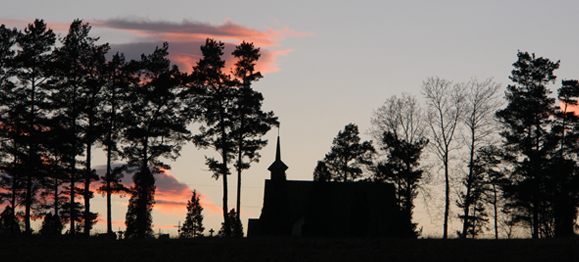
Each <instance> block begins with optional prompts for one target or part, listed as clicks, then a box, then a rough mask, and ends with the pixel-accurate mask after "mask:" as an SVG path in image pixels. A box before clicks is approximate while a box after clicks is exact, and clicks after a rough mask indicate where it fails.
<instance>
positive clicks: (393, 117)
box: [314, 52, 579, 238]
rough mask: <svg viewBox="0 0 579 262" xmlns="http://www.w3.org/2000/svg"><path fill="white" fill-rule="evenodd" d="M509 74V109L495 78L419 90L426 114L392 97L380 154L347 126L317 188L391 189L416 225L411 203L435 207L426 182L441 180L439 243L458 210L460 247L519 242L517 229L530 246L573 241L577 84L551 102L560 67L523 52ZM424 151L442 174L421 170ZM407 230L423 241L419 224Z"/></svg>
mask: <svg viewBox="0 0 579 262" xmlns="http://www.w3.org/2000/svg"><path fill="white" fill-rule="evenodd" d="M513 67H514V68H513V70H512V72H511V76H510V77H509V78H510V79H511V81H512V83H511V84H510V85H508V86H507V88H506V91H505V92H504V98H505V99H506V102H505V101H504V100H502V99H501V97H500V95H502V94H503V93H502V92H500V91H502V90H500V85H499V84H497V83H495V82H493V81H492V79H487V80H485V81H482V82H481V81H478V80H476V79H473V80H471V81H470V82H468V83H453V82H452V81H448V80H445V79H440V78H438V77H430V78H427V79H426V80H425V81H424V82H423V84H422V95H423V97H424V101H425V102H426V105H425V106H424V107H423V108H421V107H420V105H419V103H418V101H417V99H416V98H415V97H413V96H410V95H407V94H404V95H403V96H402V97H401V98H397V97H395V96H394V97H392V98H390V99H389V100H387V101H386V103H384V105H383V106H382V107H380V108H379V109H377V110H376V111H375V112H374V115H373V117H372V128H371V130H370V133H371V134H372V136H373V138H374V139H375V140H376V141H378V145H379V150H376V149H375V148H374V146H373V145H372V141H365V142H361V141H360V138H359V131H358V127H357V126H356V125H355V124H349V125H347V126H346V127H345V129H344V130H343V131H340V132H339V133H338V136H337V137H336V138H335V139H334V142H333V145H332V147H331V151H330V152H329V153H328V154H326V156H325V157H324V159H323V160H321V161H319V162H318V165H317V166H316V168H315V170H314V180H317V181H360V180H365V181H384V182H390V183H392V184H393V185H394V186H395V189H396V198H397V201H398V206H399V208H400V210H401V211H402V212H403V214H404V215H405V216H406V217H407V218H408V221H412V214H413V208H414V204H413V202H414V200H415V198H416V197H417V195H418V194H419V193H420V192H422V193H423V194H424V195H425V197H426V198H430V197H431V195H430V193H431V191H432V190H433V189H432V188H429V183H430V182H432V176H433V175H434V174H437V173H440V174H442V175H443V177H444V178H443V182H444V221H443V238H448V237H449V235H448V231H449V222H448V221H449V216H451V215H452V214H451V213H452V209H451V208H452V205H453V204H454V205H455V206H456V207H458V208H459V209H460V212H458V218H459V219H460V220H461V221H462V228H461V229H460V230H457V235H458V236H460V237H462V238H468V237H470V238H475V237H477V236H480V235H481V234H482V233H484V232H485V230H489V229H490V228H492V231H494V232H493V233H494V236H495V238H499V235H500V234H502V235H504V236H506V237H508V238H511V237H514V236H515V235H514V234H515V231H516V229H518V228H524V229H528V231H527V232H529V235H530V236H532V237H533V238H544V237H564V236H571V235H574V234H575V227H576V224H575V221H576V219H577V207H579V170H578V168H577V167H578V164H579V162H578V161H579V151H578V150H577V148H579V118H578V116H577V114H576V113H575V111H574V110H575V106H577V99H578V98H579V82H578V81H577V80H563V81H561V86H560V88H559V89H558V90H557V99H555V98H553V97H550V94H551V93H552V92H551V91H550V90H549V89H548V87H547V85H548V84H549V83H555V80H556V76H555V75H554V71H555V70H556V69H558V68H559V61H557V62H553V61H550V60H549V59H546V58H542V57H535V55H534V54H529V53H527V52H519V53H518V60H517V61H516V62H515V63H514V64H513ZM427 149H428V150H429V152H430V153H431V154H430V156H433V157H431V158H429V159H428V160H433V158H436V160H435V163H434V165H435V166H437V167H440V168H425V167H423V166H424V163H425V162H427V161H428V160H425V159H423V157H422V156H423V155H424V152H425V150H427ZM421 163H422V164H423V165H422V166H421V165H420V164H421ZM436 170H439V171H436ZM429 171H433V172H429ZM454 181H459V183H456V182H454ZM453 182H454V183H453ZM453 192H454V193H457V194H456V195H457V196H455V197H453V195H452V194H453ZM451 200H455V201H451ZM453 202H454V203H453ZM491 217H492V221H493V222H494V223H493V225H492V226H491V225H489V223H490V221H489V220H490V218H491ZM401 226H406V228H407V229H408V231H409V232H413V233H410V235H413V236H417V235H419V234H420V230H417V225H416V223H410V224H408V225H401ZM499 231H502V233H500V232H499Z"/></svg>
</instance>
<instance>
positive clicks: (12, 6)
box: [0, 0, 579, 236]
mask: <svg viewBox="0 0 579 262" xmlns="http://www.w3.org/2000/svg"><path fill="white" fill-rule="evenodd" d="M5 2H6V3H3V4H2V8H1V9H0V24H6V25H7V26H8V27H17V28H18V29H23V28H24V27H25V26H26V24H28V23H30V22H33V21H34V19H35V18H41V19H44V20H45V22H46V23H47V24H48V25H49V27H51V28H52V29H53V30H54V31H56V32H57V33H60V36H61V37H62V36H64V35H66V31H67V29H68V26H69V25H70V23H71V22H72V21H73V20H74V19H76V18H80V19H83V20H84V21H86V22H89V23H90V24H91V25H92V26H93V29H92V36H100V37H101V38H100V41H99V43H105V42H108V43H110V45H111V47H112V50H111V53H114V52H116V51H119V52H124V53H125V55H126V56H127V57H128V58H133V59H137V58H138V57H139V56H140V54H142V53H151V52H152V51H153V50H154V48H155V46H157V45H161V44H162V42H164V41H168V42H169V53H170V59H171V60H172V62H173V63H175V64H177V65H178V66H179V68H180V69H181V70H182V71H191V66H192V65H194V63H195V61H196V60H197V59H199V58H200V50H199V47H200V45H201V44H202V43H204V41H205V39H206V38H207V37H211V38H214V39H216V40H220V41H223V42H225V43H226V50H225V53H226V55H227V57H226V58H227V59H229V58H230V55H229V54H230V53H231V51H233V48H234V46H235V45H237V44H239V43H240V42H241V41H243V40H245V41H247V42H253V43H254V44H255V45H256V46H257V47H260V48H261V53H262V57H261V60H260V63H259V64H258V69H259V70H260V71H261V72H262V73H263V74H264V78H263V79H262V80H260V81H259V82H257V83H255V84H254V86H253V87H254V88H255V89H256V90H258V91H260V92H262V93H263V94H264V97H265V102H264V105H263V107H264V109H265V110H267V111H270V110H272V111H274V113H275V115H276V116H278V117H279V120H280V122H281V128H280V130H279V133H280V136H281V144H282V148H281V149H282V150H281V154H282V159H283V161H284V162H285V163H286V164H287V165H288V166H289V169H288V170H287V176H288V179H294V180H311V178H312V172H313V169H314V167H315V165H316V162H317V161H318V160H320V159H322V158H323V157H324V155H325V154H326V153H327V152H328V151H329V150H330V146H331V143H332V140H333V138H334V137H335V136H336V135H337V134H338V132H339V131H340V130H342V129H343V128H344V126H345V125H347V124H348V123H356V124H358V126H359V129H360V130H361V132H362V134H361V136H362V139H363V140H369V139H371V138H370V137H369V135H368V134H367V130H368V129H369V128H370V118H371V117H372V112H373V110H375V109H377V108H378V107H380V106H381V105H382V104H383V103H384V102H385V101H386V99H388V98H390V97H391V96H393V95H397V96H400V95H401V94H402V92H407V93H410V94H412V95H415V96H417V97H418V98H419V100H420V101H423V98H422V95H421V93H420V88H421V85H422V81H423V80H424V79H425V78H427V77H430V76H438V77H440V78H445V79H448V80H453V81H455V82H467V81H469V80H470V79H471V78H473V77H476V78H478V79H479V80H483V79H486V78H489V77H493V78H494V81H496V82H498V83H502V86H503V87H506V86H507V85H508V84H509V83H510V81H509V79H508V76H509V75H510V72H511V70H512V64H513V62H515V60H516V59H517V56H516V55H517V50H521V51H528V52H531V53H535V54H536V55H537V56H542V57H546V58H549V59H551V60H554V61H557V60H561V65H560V69H559V70H557V71H556V72H555V74H556V75H557V77H558V78H557V82H556V84H555V85H552V86H551V89H552V90H553V91H556V89H557V88H559V87H560V85H561V82H560V80H562V79H577V78H579V51H578V46H579V45H578V44H579V31H578V30H577V25H578V24H579V15H577V10H579V3H578V2H577V1H571V0H560V1H529V0H525V1H523V0H520V1H508V0H501V1H499V0H487V1H459V0H456V1H447V0H445V1H428V0H420V1H344V0H340V1H311V0H309V1H301V0H296V1H265V0H262V1H215V0H214V1H183V0H162V1H161V0H139V1H136V0H132V1H126V0H99V1H80V0H77V1H72V0H68V1H67V0H51V1H40V0H38V1H32V0H19V1H5ZM191 128H192V131H193V132H196V130H197V127H195V126H191ZM277 133H278V131H277V130H272V131H271V132H270V133H268V134H267V136H266V138H267V139H269V141H270V144H269V145H268V146H267V147H266V148H265V149H264V150H262V151H261V152H260V153H261V155H262V158H261V161H260V163H259V164H253V165H252V167H251V169H250V170H249V171H245V172H244V178H243V191H242V192H243V195H242V213H241V214H242V222H243V224H244V228H245V229H247V218H256V217H259V215H260V212H261V206H262V201H263V185H264V180H265V179H266V178H269V172H268V171H267V167H268V166H269V165H270V164H271V163H272V162H273V160H274V157H275V138H276V136H277ZM204 155H210V156H215V155H216V154H215V152H213V151H212V150H197V149H196V148H195V147H194V146H193V145H192V144H189V145H188V146H186V147H185V148H184V149H183V151H182V152H181V157H180V158H179V159H178V160H177V161H176V162H168V163H169V164H170V165H171V167H172V169H171V170H169V171H168V172H167V173H166V174H164V175H162V176H159V177H157V195H156V201H157V205H156V206H155V210H154V213H153V215H154V221H153V223H154V225H155V231H156V232H158V231H159V229H160V230H161V231H162V232H164V233H169V232H170V233H172V234H176V228H175V227H174V226H176V225H177V224H178V223H179V221H181V223H182V222H183V220H184V218H185V212H186V210H185V205H186V202H187V200H188V199H189V198H190V197H191V190H193V189H196V190H197V191H198V192H199V193H201V195H202V204H203V205H204V207H205V211H204V216H205V220H204V225H205V227H206V232H207V231H208V230H209V229H210V228H213V229H214V230H215V231H218V230H219V227H220V223H221V221H222V216H221V214H220V210H221V198H222V188H221V181H216V180H215V179H212V178H211V172H209V171H207V167H206V166H205V165H204ZM93 163H95V168H97V169H99V168H100V170H104V164H105V155H104V154H102V153H101V152H100V151H95V156H94V159H93ZM99 165H100V166H99ZM435 171H436V169H434V170H433V172H435ZM433 176H434V178H435V180H437V181H440V179H441V178H440V177H439V176H438V175H437V174H433ZM127 181H129V182H130V178H127ZM229 181H230V184H231V188H230V196H229V199H230V200H229V204H230V208H232V207H233V206H234V205H235V197H234V196H235V187H234V185H235V181H236V180H235V179H234V178H233V177H232V178H231V179H230V180H229ZM433 196H434V197H435V198H437V199H431V200H428V201H429V204H428V206H429V209H426V208H425V205H424V201H423V200H422V198H421V197H419V198H418V199H417V208H416V210H415V213H414V216H415V221H416V222H418V223H419V227H420V226H424V234H425V235H427V236H438V235H441V233H442V219H441V218H442V208H441V205H442V201H441V199H442V197H443V194H442V191H437V190H434V191H433ZM92 201H93V202H92V203H93V204H92V207H94V208H96V209H97V210H96V211H98V212H99V215H100V216H101V219H104V218H106V209H105V206H106V202H105V198H103V197H101V196H100V195H96V196H95V198H94V199H93V200H92ZM126 202H127V197H125V198H115V200H114V205H115V208H114V210H113V212H114V213H113V219H114V220H115V221H116V222H115V230H117V229H118V228H119V227H120V228H121V229H122V228H123V227H124V218H125V212H126ZM456 212H457V210H454V213H453V214H452V215H451V217H452V219H454V223H455V226H453V227H451V228H450V230H449V232H451V234H454V232H455V231H456V230H457V229H458V226H456V223H458V219H456ZM96 230H98V231H99V232H104V231H106V222H105V221H104V220H103V221H101V222H100V223H99V225H97V226H96Z"/></svg>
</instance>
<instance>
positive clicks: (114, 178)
mask: <svg viewBox="0 0 579 262" xmlns="http://www.w3.org/2000/svg"><path fill="white" fill-rule="evenodd" d="M109 164H110V163H109ZM109 164H107V169H108V168H110V166H108V165H109ZM128 171H131V170H129V166H128V165H121V166H118V167H115V168H114V169H113V170H112V171H107V174H105V175H104V176H102V177H101V180H102V185H101V186H100V187H99V188H98V189H97V192H99V193H101V194H103V195H106V196H107V233H108V234H114V232H113V226H112V205H111V196H112V195H113V194H118V195H121V197H123V196H125V194H127V193H130V192H131V190H130V189H129V188H127V187H126V186H125V185H124V184H123V183H122V182H121V181H122V179H123V177H124V174H123V173H125V172H128Z"/></svg>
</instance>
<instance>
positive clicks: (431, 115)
mask: <svg viewBox="0 0 579 262" xmlns="http://www.w3.org/2000/svg"><path fill="white" fill-rule="evenodd" d="M422 93H423V95H424V96H425V98H426V103H427V105H428V106H427V116H426V119H427V120H428V125H429V127H430V142H431V143H430V144H431V145H432V147H433V148H434V152H435V153H436V156H438V158H439V159H440V161H441V162H442V165H443V167H444V225H443V235H442V238H444V239H447V238H448V216H449V214H450V170H449V169H450V154H451V152H452V150H454V149H456V147H455V146H454V145H453V141H454V138H455V137H454V135H455V131H456V130H457V129H458V128H459V124H460V121H461V119H462V117H463V116H464V101H465V93H464V85H461V84H455V85H454V86H453V85H452V82H451V81H448V80H444V79H440V78H438V77H430V78H427V79H426V81H424V82H422Z"/></svg>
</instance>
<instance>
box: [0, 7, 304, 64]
mask: <svg viewBox="0 0 579 262" xmlns="http://www.w3.org/2000/svg"><path fill="white" fill-rule="evenodd" d="M32 22H33V20H31V21H24V20H0V23H2V24H6V25H7V26H9V27H17V28H18V29H23V28H25V27H26V26H27V25H28V24H29V23H32ZM45 22H46V23H47V25H48V27H49V28H51V29H53V30H54V31H55V32H56V33H61V34H66V32H67V31H68V28H69V26H70V23H71V22H72V21H71V22H69V23H64V22H49V21H45ZM84 22H89V24H90V25H91V26H92V27H93V28H101V29H109V30H115V31H121V32H126V33H127V34H128V35H129V36H128V37H126V39H130V38H131V37H130V35H133V36H136V37H137V39H138V40H135V41H132V42H129V43H123V44H115V43H111V48H112V50H111V51H110V54H114V53H116V52H121V53H124V54H125V56H126V57H127V58H128V59H139V58H140V56H141V54H149V53H151V52H152V51H153V50H155V47H156V46H160V45H162V43H163V42H169V59H170V60H171V61H172V62H173V63H174V64H176V65H177V66H179V68H180V69H181V70H182V71H186V72H191V71H192V67H193V66H194V65H195V63H196V62H197V61H198V60H199V58H201V50H200V47H201V45H203V44H205V39H207V38H213V39H215V40H218V41H222V42H224V43H225V50H224V60H225V61H226V68H227V69H226V73H227V72H229V71H230V68H231V67H232V65H233V63H234V61H233V57H232V56H231V52H232V51H233V50H234V48H235V46H236V45H238V44H239V43H241V42H242V41H246V42H251V43H254V45H255V46H256V47H258V48H260V51H261V58H260V60H259V61H258V63H257V65H256V69H257V70H259V71H260V72H261V73H262V74H266V73H272V72H277V71H279V70H280V68H279V66H278V59H277V58H278V57H279V56H283V55H287V54H288V53H289V52H291V51H292V50H291V49H287V48H286V49H282V50H270V49H268V48H281V46H282V45H281V43H280V42H281V41H284V40H286V39H287V38H289V37H308V36H312V34H311V33H303V32H297V31H295V30H292V29H290V28H288V27H284V28H282V29H277V30H276V29H273V28H270V27H265V29H264V30H257V29H252V28H249V27H247V26H244V25H241V24H238V23H235V22H233V21H231V20H229V19H227V20H225V21H224V22H223V24H221V25H211V24H209V23H202V22H195V21H189V20H183V21H181V22H180V23H175V22H168V21H151V20H148V19H125V18H116V19H107V20H93V21H87V20H85V21H84Z"/></svg>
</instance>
